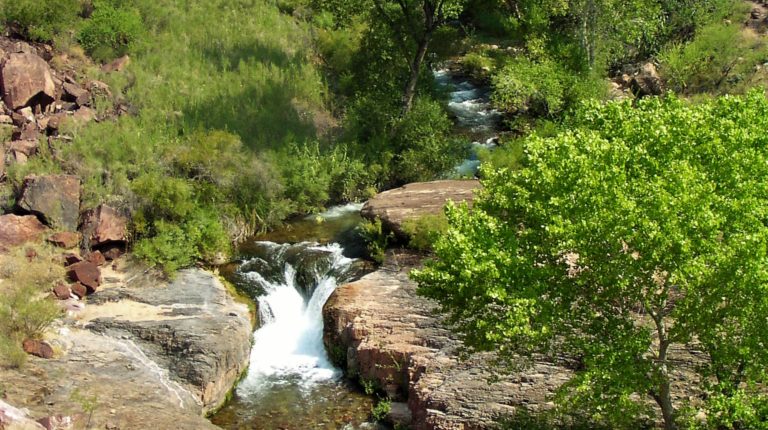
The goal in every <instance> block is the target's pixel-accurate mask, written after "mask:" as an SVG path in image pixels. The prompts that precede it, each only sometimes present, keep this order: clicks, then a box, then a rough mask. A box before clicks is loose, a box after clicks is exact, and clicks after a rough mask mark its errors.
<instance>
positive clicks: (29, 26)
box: [0, 0, 82, 42]
mask: <svg viewBox="0 0 768 430" xmlns="http://www.w3.org/2000/svg"><path fill="white" fill-rule="evenodd" d="M81 11H82V2H81V0H0V18H2V20H3V22H4V23H5V25H6V26H7V27H9V28H10V29H11V30H12V31H14V32H18V33H20V35H21V36H23V37H26V38H29V39H31V40H36V41H41V42H50V41H52V40H53V38H54V36H56V35H57V34H59V33H61V32H64V31H68V30H69V29H70V28H72V27H73V26H74V25H75V24H76V22H77V20H78V15H79V14H80V13H81Z"/></svg>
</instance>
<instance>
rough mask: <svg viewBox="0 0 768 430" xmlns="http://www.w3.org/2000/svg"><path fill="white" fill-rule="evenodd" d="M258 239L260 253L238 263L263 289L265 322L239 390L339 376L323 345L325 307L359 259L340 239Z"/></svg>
mask: <svg viewBox="0 0 768 430" xmlns="http://www.w3.org/2000/svg"><path fill="white" fill-rule="evenodd" d="M257 245H258V248H259V250H260V252H259V255H258V256H257V257H254V258H252V259H251V260H249V261H246V262H244V263H243V264H242V266H241V267H240V269H239V270H240V273H239V275H240V276H241V277H242V279H244V280H245V281H246V282H247V283H249V284H253V285H254V286H255V287H256V288H257V289H258V290H259V291H261V295H259V296H258V298H257V301H258V305H259V317H260V320H261V327H259V328H258V329H257V330H256V332H255V333H254V346H253V349H252V351H251V358H250V367H249V369H248V375H247V376H246V378H245V379H244V380H243V382H242V383H241V384H240V385H239V386H238V388H237V391H238V394H240V395H250V396H254V395H258V394H259V393H266V392H268V391H269V390H270V389H272V388H274V387H275V386H279V385H284V384H294V385H297V386H299V387H300V388H311V387H312V386H313V385H314V384H316V383H319V382H322V381H328V380H331V379H335V378H338V377H339V376H340V372H339V370H337V369H336V368H334V367H333V365H332V364H331V362H330V360H329V359H328V356H327V354H326V351H325V347H324V345H323V339H322V337H323V316H322V309H323V305H324V304H325V302H326V300H328V297H330V295H331V293H333V291H334V290H335V289H336V286H337V285H338V284H339V283H342V282H346V281H348V280H349V279H350V277H351V274H352V272H353V263H354V261H355V260H353V259H350V258H346V257H344V256H343V255H342V251H343V249H342V248H341V246H340V245H338V244H330V245H317V244H311V243H301V244H295V245H291V244H276V243H272V242H259V243H258V244H257Z"/></svg>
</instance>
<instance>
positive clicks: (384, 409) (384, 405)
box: [371, 399, 392, 421]
mask: <svg viewBox="0 0 768 430" xmlns="http://www.w3.org/2000/svg"><path fill="white" fill-rule="evenodd" d="M391 409H392V402H390V401H389V400H383V399H382V400H379V402H378V403H376V406H374V407H373V408H372V409H371V417H372V418H373V420H374V421H384V420H385V419H386V418H387V414H389V411H390V410H391Z"/></svg>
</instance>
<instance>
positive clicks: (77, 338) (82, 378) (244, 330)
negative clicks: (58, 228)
mask: <svg viewBox="0 0 768 430" xmlns="http://www.w3.org/2000/svg"><path fill="white" fill-rule="evenodd" d="M114 264H115V265H117V266H118V267H117V269H116V270H115V269H113V268H112V267H109V268H107V269H105V270H104V271H103V276H104V283H103V284H102V286H101V287H100V289H99V291H98V292H96V293H95V294H93V295H91V296H89V299H88V302H87V304H86V305H85V307H84V309H83V310H81V311H79V312H78V313H77V314H75V315H73V316H72V317H70V318H68V319H66V320H65V321H64V322H62V323H61V325H60V326H59V327H58V328H57V329H56V333H55V334H52V333H50V334H49V335H48V336H47V337H46V341H47V342H49V343H50V344H51V345H54V346H55V348H56V350H57V355H56V356H55V357H53V358H52V359H49V360H43V359H39V358H36V357H30V359H29V360H28V362H27V365H25V366H24V367H23V368H22V369H17V370H13V369H7V368H0V380H2V381H3V385H4V388H5V389H6V391H5V396H6V400H7V401H8V402H9V403H11V404H13V405H14V406H17V407H19V408H25V409H27V410H28V411H29V415H30V416H32V417H36V418H39V417H50V416H55V415H57V414H62V413H63V414H82V413H83V407H82V405H81V404H80V403H79V402H78V401H77V398H76V396H74V395H73V393H79V394H80V395H82V396H85V397H91V396H94V398H95V404H96V405H95V406H96V407H95V408H94V410H93V416H92V417H91V418H90V427H89V428H100V429H104V428H108V429H109V428H119V429H121V430H128V429H176V428H179V429H201V430H214V429H217V428H218V427H216V426H214V425H212V424H211V423H210V422H209V421H208V420H206V419H205V418H204V417H203V416H204V414H205V413H207V412H208V411H210V410H212V409H214V408H216V407H217V406H219V405H220V404H221V403H222V402H223V401H224V400H225V398H226V394H227V393H228V392H229V390H230V389H231V388H232V386H233V385H234V383H235V381H236V380H237V379H238V377H239V376H240V374H241V373H242V371H243V370H244V369H245V367H246V366H247V364H248V359H249V354H250V337H251V333H252V328H251V327H252V326H251V321H250V316H249V311H248V308H247V306H245V305H243V304H239V303H236V302H235V301H234V300H233V299H232V298H231V297H230V295H229V293H228V292H227V290H226V288H225V287H224V286H223V285H222V284H221V283H220V282H219V281H218V279H217V278H216V277H215V276H214V275H212V274H210V273H208V272H205V271H202V270H198V269H191V270H185V271H182V272H180V273H178V275H177V276H176V278H175V279H174V280H173V281H170V282H169V281H162V280H161V279H160V278H158V276H157V274H155V273H152V272H151V271H147V270H146V268H145V267H142V266H140V265H138V264H133V263H130V262H126V261H125V259H122V260H119V261H118V262H116V263H114ZM58 351H61V354H59V353H58Z"/></svg>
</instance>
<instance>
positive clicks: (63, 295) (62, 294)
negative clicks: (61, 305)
mask: <svg viewBox="0 0 768 430" xmlns="http://www.w3.org/2000/svg"><path fill="white" fill-rule="evenodd" d="M53 295H54V296H55V297H56V298H57V299H59V300H67V299H69V298H70V297H71V296H72V288H70V287H69V285H67V284H63V283H60V284H56V286H55V287H53Z"/></svg>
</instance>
